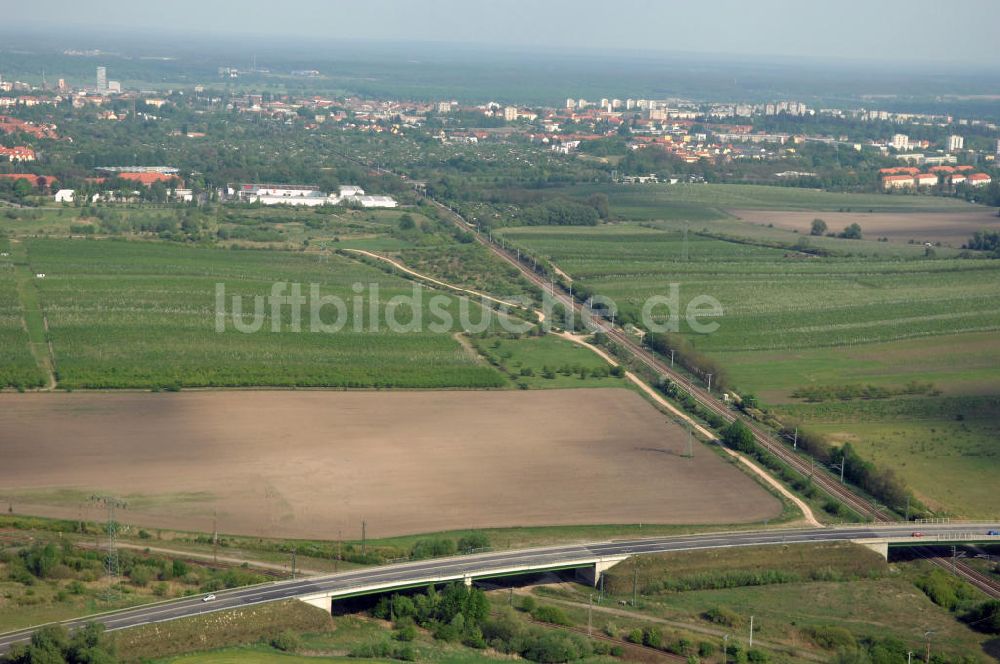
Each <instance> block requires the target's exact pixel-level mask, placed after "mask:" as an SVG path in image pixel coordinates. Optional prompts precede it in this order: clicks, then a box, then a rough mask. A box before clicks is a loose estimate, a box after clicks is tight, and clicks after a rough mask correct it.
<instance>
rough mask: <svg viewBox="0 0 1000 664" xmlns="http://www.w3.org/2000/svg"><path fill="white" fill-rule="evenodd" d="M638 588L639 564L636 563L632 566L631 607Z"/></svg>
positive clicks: (634, 601) (633, 604)
mask: <svg viewBox="0 0 1000 664" xmlns="http://www.w3.org/2000/svg"><path fill="white" fill-rule="evenodd" d="M638 589H639V566H638V563H637V564H635V565H633V566H632V607H633V608H635V605H636V595H637V591H638Z"/></svg>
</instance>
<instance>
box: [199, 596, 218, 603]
mask: <svg viewBox="0 0 1000 664" xmlns="http://www.w3.org/2000/svg"><path fill="white" fill-rule="evenodd" d="M213 599H215V595H205V596H204V597H202V598H201V601H203V602H211V601H212V600H213Z"/></svg>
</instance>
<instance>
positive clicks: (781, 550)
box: [605, 543, 887, 595]
mask: <svg viewBox="0 0 1000 664" xmlns="http://www.w3.org/2000/svg"><path fill="white" fill-rule="evenodd" d="M886 570H887V564H886V562H885V560H884V559H883V558H882V557H881V556H880V555H879V554H877V553H875V552H874V551H871V550H869V549H866V548H864V547H861V546H858V545H854V544H840V543H838V544H823V545H774V546H755V547H745V548H740V549H715V550H712V549H709V550H705V551H699V552H697V553H691V552H678V553H663V554H655V555H649V556H637V557H633V558H629V559H628V560H626V561H624V562H622V563H619V564H618V565H615V566H614V567H613V568H611V569H610V570H608V571H607V572H606V573H605V590H606V591H607V592H609V593H611V594H617V595H624V594H628V593H631V592H632V587H633V582H635V583H636V584H637V586H638V590H640V591H641V592H642V593H643V594H644V595H646V594H655V593H658V592H663V591H683V590H697V589H703V588H724V587H737V586H750V585H771V584H778V583H794V582H800V581H810V580H840V579H854V578H865V577H869V576H880V575H882V574H884V573H885V572H886Z"/></svg>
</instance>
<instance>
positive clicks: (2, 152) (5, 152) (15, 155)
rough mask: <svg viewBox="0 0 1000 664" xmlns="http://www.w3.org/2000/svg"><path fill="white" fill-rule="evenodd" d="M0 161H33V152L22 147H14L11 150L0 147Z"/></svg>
mask: <svg viewBox="0 0 1000 664" xmlns="http://www.w3.org/2000/svg"><path fill="white" fill-rule="evenodd" d="M0 159H6V160H7V161H34V160H35V151H34V150H32V149H31V148H29V147H25V146H23V145H15V146H14V147H12V148H5V147H2V146H0Z"/></svg>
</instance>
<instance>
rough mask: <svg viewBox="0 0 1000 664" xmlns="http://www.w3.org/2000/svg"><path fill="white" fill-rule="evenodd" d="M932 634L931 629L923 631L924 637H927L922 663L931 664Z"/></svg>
mask: <svg viewBox="0 0 1000 664" xmlns="http://www.w3.org/2000/svg"><path fill="white" fill-rule="evenodd" d="M932 634H934V631H933V630H929V631H927V632H924V638H925V639H927V656H926V658H925V659H924V664H931V635H932Z"/></svg>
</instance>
